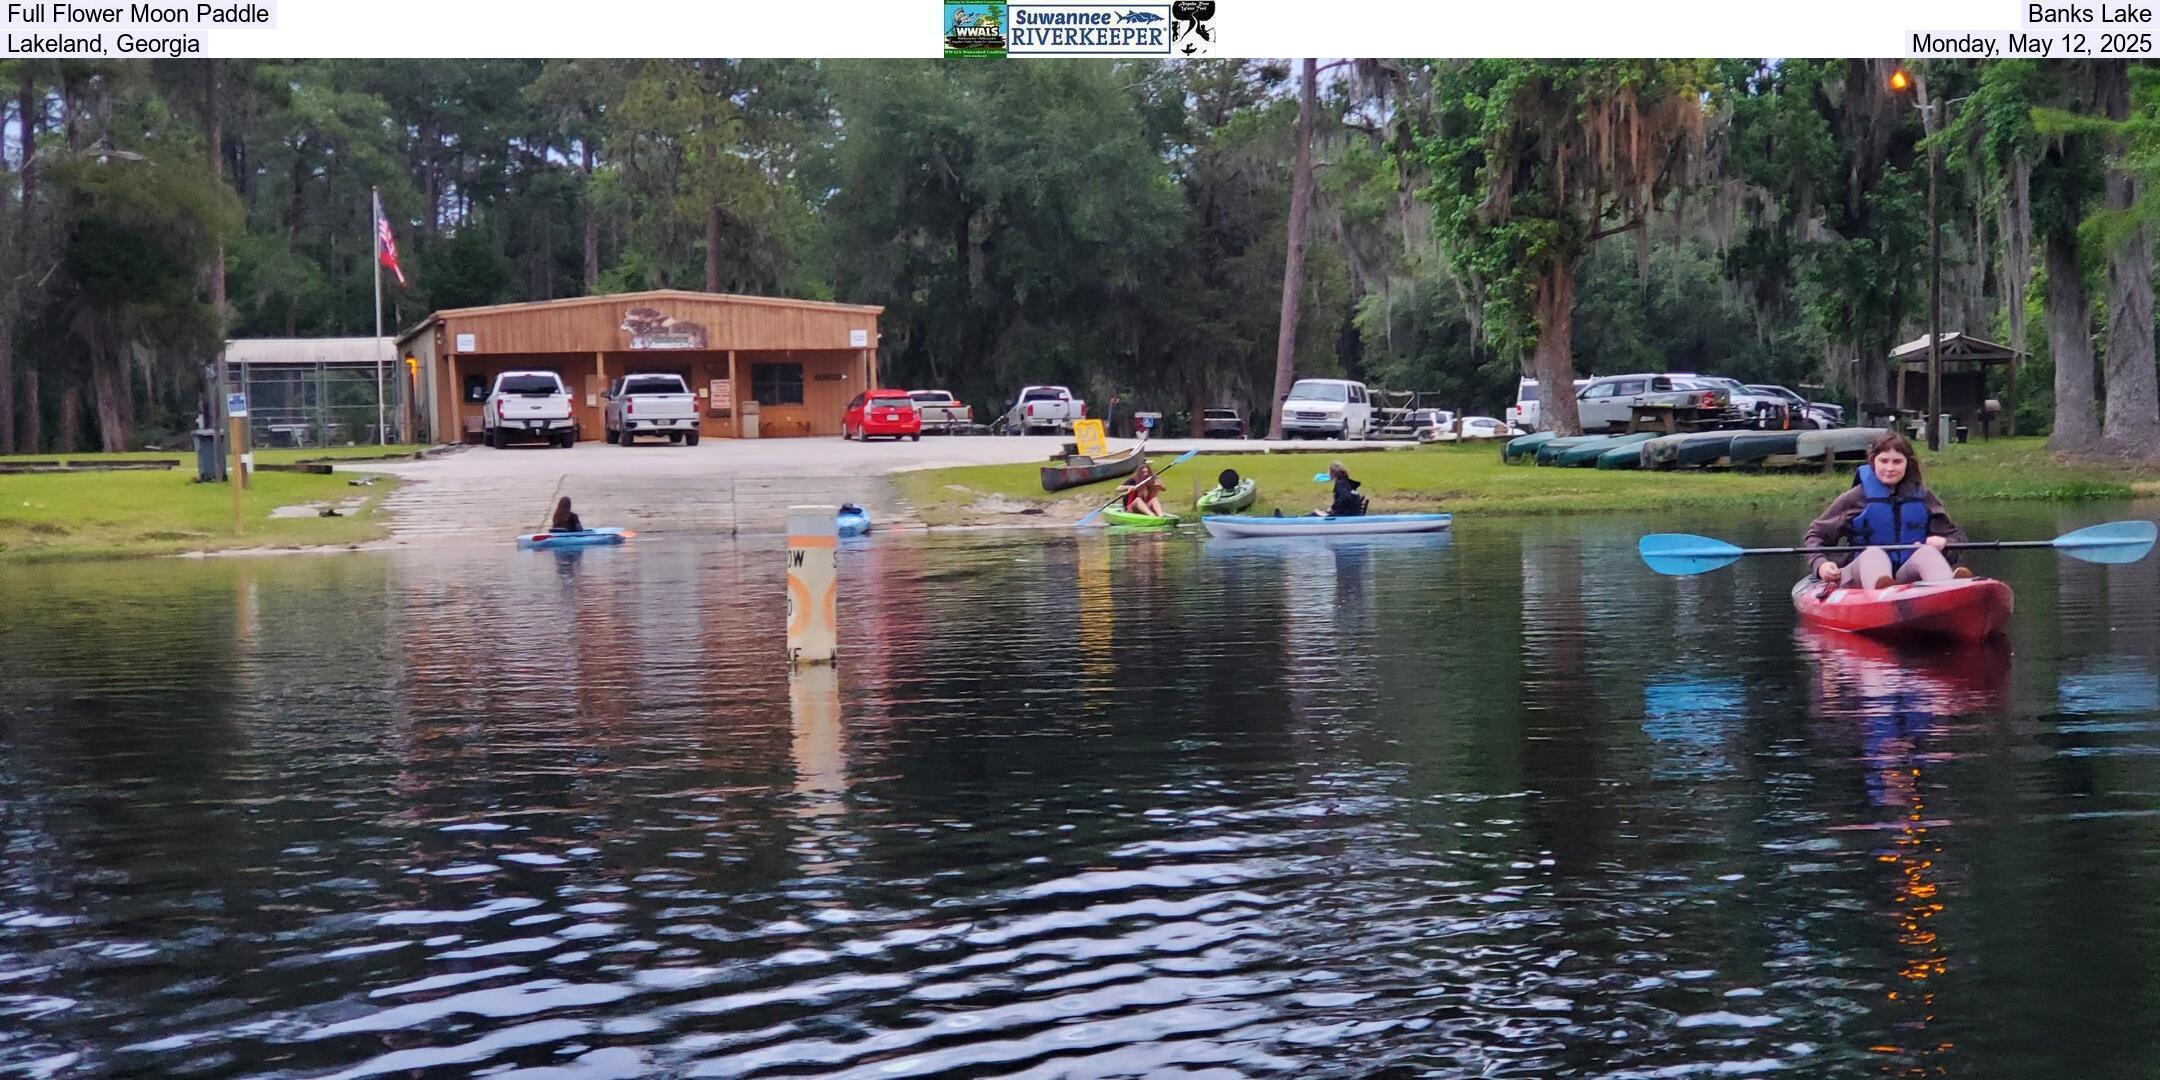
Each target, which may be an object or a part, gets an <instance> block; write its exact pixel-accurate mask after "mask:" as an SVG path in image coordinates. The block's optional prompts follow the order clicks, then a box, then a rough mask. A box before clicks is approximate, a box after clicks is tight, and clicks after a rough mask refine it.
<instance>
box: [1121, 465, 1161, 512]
mask: <svg viewBox="0 0 2160 1080" xmlns="http://www.w3.org/2000/svg"><path fill="white" fill-rule="evenodd" d="M1118 490H1119V491H1122V492H1124V493H1125V509H1126V511H1127V512H1129V513H1134V514H1148V515H1151V516H1153V517H1168V516H1169V515H1167V514H1165V513H1163V509H1162V492H1163V486H1162V481H1160V480H1157V479H1155V470H1153V469H1150V468H1148V465H1147V462H1145V461H1143V462H1141V463H1140V468H1139V470H1138V471H1137V472H1134V473H1133V478H1132V482H1131V483H1128V484H1125V485H1123V486H1121V487H1119V488H1118Z"/></svg>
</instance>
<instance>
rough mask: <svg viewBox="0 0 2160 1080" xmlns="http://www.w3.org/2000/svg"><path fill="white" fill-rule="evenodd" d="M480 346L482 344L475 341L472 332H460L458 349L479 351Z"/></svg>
mask: <svg viewBox="0 0 2160 1080" xmlns="http://www.w3.org/2000/svg"><path fill="white" fill-rule="evenodd" d="M479 348H480V346H479V345H477V344H475V343H474V342H473V336H472V335H471V334H459V335H458V336H457V351H459V352H477V351H479Z"/></svg>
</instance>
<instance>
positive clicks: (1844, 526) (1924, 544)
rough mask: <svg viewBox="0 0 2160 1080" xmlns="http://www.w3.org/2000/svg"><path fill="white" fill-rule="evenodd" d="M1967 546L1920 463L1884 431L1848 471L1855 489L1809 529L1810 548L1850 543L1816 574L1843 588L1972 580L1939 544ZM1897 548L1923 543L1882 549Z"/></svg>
mask: <svg viewBox="0 0 2160 1080" xmlns="http://www.w3.org/2000/svg"><path fill="white" fill-rule="evenodd" d="M1964 541H1965V530H1963V529H1960V528H1958V526H1957V522H1954V521H1952V520H1950V514H1949V512H1948V511H1946V510H1944V509H1943V505H1942V501H1941V500H1940V499H1937V498H1936V497H1935V493H1934V492H1932V491H1929V490H1928V489H1927V485H1926V484H1924V483H1922V482H1921V480H1920V460H1919V458H1918V457H1917V456H1915V455H1914V454H1913V447H1912V444H1911V443H1909V442H1907V441H1905V437H1904V436H1902V435H1896V434H1889V435H1884V436H1883V437H1881V438H1879V439H1876V440H1875V442H1874V443H1873V444H1871V445H1870V446H1869V447H1868V459H1867V464H1865V465H1862V466H1860V467H1859V468H1858V469H1855V470H1853V486H1852V487H1850V488H1847V489H1846V490H1845V493H1844V494H1842V495H1839V496H1838V497H1837V498H1836V499H1833V500H1831V502H1830V505H1829V507H1828V508H1827V509H1825V510H1824V511H1823V513H1822V516H1821V517H1818V518H1816V519H1815V520H1814V522H1813V523H1811V524H1809V525H1808V530H1807V539H1806V540H1804V541H1802V543H1803V544H1804V545H1805V546H1807V547H1841V546H1850V547H1853V548H1857V549H1859V550H1857V551H1855V552H1853V553H1852V554H1849V555H1836V556H1832V555H1818V556H1816V557H1815V564H1814V570H1815V576H1816V577H1819V578H1821V579H1822V580H1824V581H1826V582H1830V583H1831V584H1834V585H1842V586H1844V587H1846V588H1862V587H1864V588H1871V589H1887V588H1889V587H1890V586H1891V585H1892V584H1896V583H1904V582H1913V581H1947V580H1949V579H1950V578H1952V577H1961V578H1963V577H1971V576H1972V571H1971V570H1970V569H1968V568H1966V567H1963V566H1959V567H1955V568H1954V569H1953V566H1952V564H1953V563H1954V562H1955V560H1956V559H1957V555H1956V553H1955V552H1950V551H1945V550H1944V545H1946V544H1957V543H1963V542H1964ZM1898 544H1920V545H1921V546H1920V547H1917V548H1910V549H1906V550H1901V551H1885V550H1883V549H1884V548H1885V547H1890V546H1894V545H1898Z"/></svg>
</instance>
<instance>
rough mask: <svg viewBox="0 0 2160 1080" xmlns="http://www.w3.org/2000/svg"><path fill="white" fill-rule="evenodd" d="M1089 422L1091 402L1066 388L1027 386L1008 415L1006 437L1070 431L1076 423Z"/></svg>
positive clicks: (1006, 416) (1006, 414)
mask: <svg viewBox="0 0 2160 1080" xmlns="http://www.w3.org/2000/svg"><path fill="white" fill-rule="evenodd" d="M1085 419H1087V402H1085V401H1082V400H1080V399H1079V398H1076V397H1074V396H1073V393H1072V391H1070V390H1067V389H1066V388H1064V387H1062V386H1023V387H1021V388H1020V397H1019V399H1018V400H1016V401H1014V402H1013V407H1012V408H1010V409H1008V410H1006V412H1005V434H1007V435H1032V434H1034V433H1035V432H1038V431H1048V432H1052V433H1057V432H1069V431H1071V430H1072V426H1073V421H1075V420H1085Z"/></svg>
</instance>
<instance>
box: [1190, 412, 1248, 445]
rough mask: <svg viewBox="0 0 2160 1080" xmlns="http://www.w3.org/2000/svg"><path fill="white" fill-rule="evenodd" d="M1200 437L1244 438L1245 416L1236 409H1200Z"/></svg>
mask: <svg viewBox="0 0 2160 1080" xmlns="http://www.w3.org/2000/svg"><path fill="white" fill-rule="evenodd" d="M1200 437H1201V438H1204V439H1242V438H1244V437H1245V418H1244V417H1242V416H1239V415H1238V411H1237V410H1236V409H1202V410H1200Z"/></svg>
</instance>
